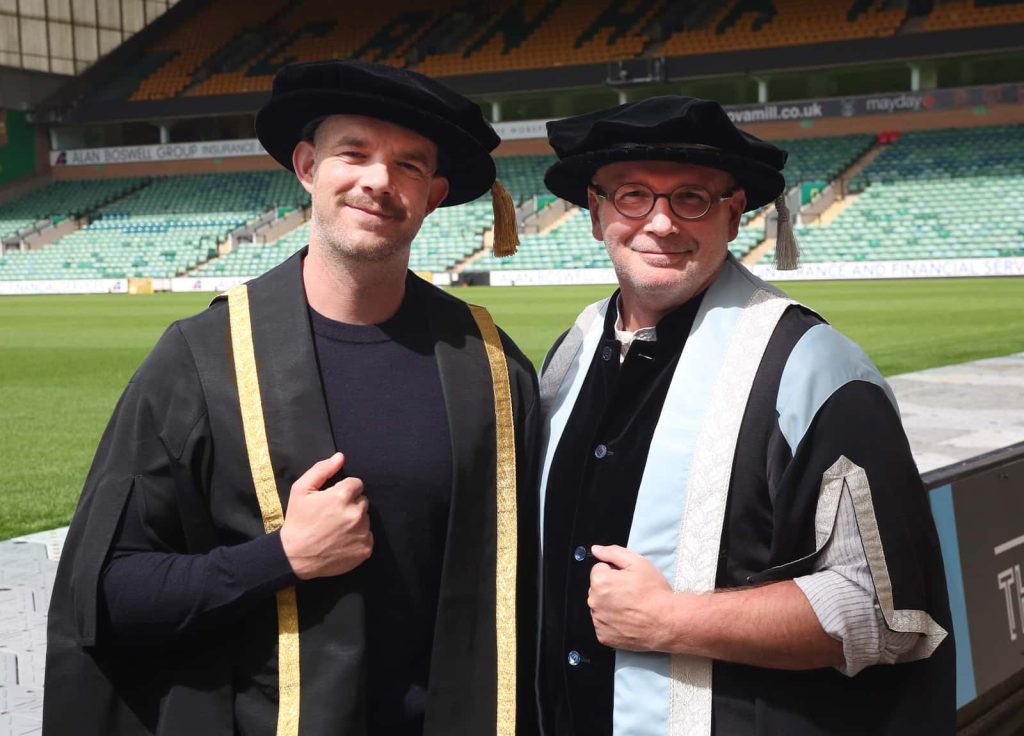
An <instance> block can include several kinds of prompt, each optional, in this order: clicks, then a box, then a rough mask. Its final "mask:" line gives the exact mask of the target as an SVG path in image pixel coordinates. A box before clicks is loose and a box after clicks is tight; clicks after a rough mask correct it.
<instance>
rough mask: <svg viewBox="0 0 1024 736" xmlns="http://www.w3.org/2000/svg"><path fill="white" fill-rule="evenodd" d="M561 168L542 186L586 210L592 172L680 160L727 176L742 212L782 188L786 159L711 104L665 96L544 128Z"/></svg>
mask: <svg viewBox="0 0 1024 736" xmlns="http://www.w3.org/2000/svg"><path fill="white" fill-rule="evenodd" d="M548 140H549V141H550V142H551V146H552V148H554V149H555V153H556V154H558V159H559V160H558V161H557V162H556V163H555V164H554V165H553V166H552V167H551V168H550V169H548V171H547V174H546V175H545V176H544V183H545V184H546V185H547V188H548V189H550V190H551V191H552V192H553V193H554V194H556V195H558V196H559V197H561V198H562V199H566V200H568V201H569V202H572V203H573V204H576V205H579V206H580V207H586V206H587V186H588V185H589V184H590V183H591V182H592V181H593V179H592V177H593V176H594V172H595V171H597V170H598V169H599V168H601V167H602V166H604V165H605V164H610V163H614V162H616V161H679V162H682V163H689V164H699V165H701V166H709V167H711V168H715V169H721V170H723V171H727V172H729V173H730V174H732V176H733V177H734V178H735V179H736V181H737V183H738V184H739V185H740V186H742V187H743V188H744V189H745V190H746V193H747V209H748V210H753V209H757V208H758V207H761V206H762V205H765V204H768V203H769V202H771V201H773V200H775V199H776V197H778V196H779V194H781V193H782V191H783V189H784V188H785V184H786V182H785V179H784V178H783V176H782V173H781V172H782V167H783V166H785V164H786V156H787V154H786V152H785V151H783V150H782V149H780V148H777V147H775V146H773V145H772V144H770V143H766V142H765V141H762V140H761V139H759V138H756V137H754V136H752V135H750V134H749V133H745V132H743V131H742V130H740V129H739V128H737V127H736V126H735V125H733V123H732V121H731V120H730V119H729V116H728V115H727V114H726V113H725V110H723V109H722V106H721V105H719V104H718V103H717V102H714V101H712V100H700V99H696V98H694V97H681V96H675V95H666V96H662V97H650V98H648V99H646V100H642V101H640V102H630V103H626V104H625V105H619V106H618V107H613V108H611V109H608V110H600V111H598V112H592V113H587V114H585V115H576V116H574V117H571V118H565V119H564V120H554V121H552V122H550V123H548Z"/></svg>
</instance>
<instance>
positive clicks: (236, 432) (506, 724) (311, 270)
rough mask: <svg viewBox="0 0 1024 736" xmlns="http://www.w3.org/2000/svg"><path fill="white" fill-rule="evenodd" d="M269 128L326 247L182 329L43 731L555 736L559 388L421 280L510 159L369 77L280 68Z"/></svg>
mask: <svg viewBox="0 0 1024 736" xmlns="http://www.w3.org/2000/svg"><path fill="white" fill-rule="evenodd" d="M256 130H257V134H258V136H259V138H260V141H261V142H262V143H263V145H264V147H265V148H266V149H267V151H268V152H269V153H270V154H271V156H273V157H274V158H275V159H276V160H277V161H278V162H279V163H281V164H282V165H283V166H285V167H286V168H288V169H290V170H292V171H294V173H295V175H296V177H298V179H299V181H300V182H301V183H302V186H303V187H305V189H306V190H307V191H308V192H309V193H310V194H311V197H312V225H311V230H310V240H309V246H308V249H304V250H303V251H301V252H299V253H297V254H296V255H295V256H294V257H292V258H291V259H289V260H288V261H286V262H285V263H283V264H282V265H281V266H279V267H277V268H275V269H273V270H271V271H270V272H268V273H266V274H265V275H263V276H261V277H259V278H257V279H254V280H253V281H251V282H249V283H248V284H245V285H243V286H240V287H238V288H236V289H232V290H231V291H230V292H228V293H227V294H226V295H223V296H222V297H219V298H218V299H216V300H215V301H214V303H213V304H212V305H211V306H210V308H209V309H207V310H206V311H204V312H202V313H201V314H199V315H196V316H194V317H192V318H189V319H185V320H182V321H180V322H177V323H175V324H174V325H172V326H171V327H170V328H169V329H168V331H167V332H166V333H165V334H164V336H163V337H162V338H161V339H160V341H159V342H158V343H157V345H156V346H155V347H154V349H153V351H152V353H151V354H150V355H149V357H148V358H147V359H146V360H145V361H144V362H143V364H142V366H141V367H140V368H139V370H138V371H137V373H136V374H135V376H134V378H133V379H132V381H131V383H130V384H129V386H128V388H127V390H126V391H125V393H124V395H123V396H122V398H121V400H120V402H119V404H118V406H117V408H116V410H115V412H114V417H113V419H112V420H111V422H110V424H109V426H108V428H107V430H106V433H105V434H104V436H103V439H102V440H101V443H100V446H99V449H98V451H97V454H96V459H95V461H94V463H93V466H92V470H91V471H90V474H89V477H88V479H87V481H86V485H85V489H84V491H83V494H82V499H81V501H80V503H79V507H78V509H77V511H76V513H75V517H74V519H73V521H72V524H71V529H70V532H69V534H68V540H67V544H66V547H65V550H64V555H63V559H62V561H61V566H60V569H59V571H58V577H57V581H56V586H55V590H54V595H53V603H52V606H51V612H50V630H49V649H48V659H47V673H46V700H45V705H44V730H45V732H46V733H47V734H72V733H73V734H79V735H80V734H97V735H99V734H104V735H107V734H157V733H159V734H189V733H191V734H232V733H237V734H277V735H278V736H299V735H300V734H301V735H302V736H321V735H322V736H327V735H328V734H330V735H331V736H348V735H360V736H362V735H364V734H375V735H376V734H380V735H382V736H383V735H394V736H413V735H414V734H415V735H416V736H420V735H421V734H424V735H435V736H442V735H443V736H451V735H452V734H466V735H467V736H470V735H472V736H478V735H479V734H488V733H489V734H501V735H507V736H514V735H516V734H532V733H534V732H535V730H536V711H535V707H534V700H535V696H534V682H533V678H534V672H535V668H534V657H535V618H536V599H535V597H534V596H535V593H534V588H535V583H534V582H533V581H534V580H535V579H536V570H535V565H536V546H537V528H536V499H535V493H534V485H533V478H534V470H533V464H532V460H533V451H534V447H535V439H534V438H535V432H534V427H535V424H536V416H537V414H536V408H537V407H536V403H537V402H536V378H535V376H534V373H533V370H532V368H531V366H530V364H529V362H528V361H527V360H526V359H525V358H524V357H523V355H522V354H521V353H520V352H519V350H518V349H517V348H516V347H515V345H513V344H512V342H511V341H510V340H509V339H508V338H507V337H506V336H504V335H503V334H502V333H500V332H499V331H498V330H497V329H496V328H495V326H494V324H493V322H492V321H491V320H490V318H489V316H488V315H487V313H486V311H484V310H482V309H480V308H477V307H470V306H468V305H466V304H464V303H463V302H461V301H459V300H457V299H455V298H453V297H451V296H448V295H446V294H445V293H443V292H442V291H440V290H438V289H436V288H435V287H433V286H430V285H429V284H427V283H426V282H424V281H422V280H420V279H419V278H417V277H415V276H413V275H412V274H411V273H409V272H408V262H409V253H410V247H411V243H412V240H413V238H414V237H415V235H416V233H417V231H418V230H419V228H420V225H421V224H422V222H423V219H424V218H425V217H426V216H428V215H429V214H430V213H431V212H432V211H433V210H434V209H435V208H436V207H438V206H451V205H458V204H460V203H463V202H468V201H470V200H473V199H475V198H477V197H478V196H480V195H481V194H483V193H484V192H486V191H487V190H488V188H491V187H492V185H495V186H497V185H496V184H495V182H494V179H495V168H494V162H493V160H492V159H491V156H490V153H489V152H490V151H491V150H492V149H493V148H494V147H495V146H496V145H497V143H498V138H497V136H496V135H495V133H494V132H493V130H492V129H491V128H490V126H489V125H487V123H486V122H485V121H484V119H483V117H482V115H481V113H480V110H479V108H478V107H477V106H476V105H475V104H473V103H472V102H470V101H469V100H467V99H465V98H464V97H462V96H460V95H458V94H456V93H454V92H452V91H451V90H449V89H447V88H446V87H444V86H443V85H441V84H439V83H437V82H435V81H433V80H431V79H429V78H427V77H424V76H422V75H419V74H415V73H412V72H407V71H404V70H396V69H392V68H389V67H385V66H380V65H376V64H366V63H360V62H355V61H332V62H322V63H313V64H302V65H295V66H291V67H286V68H285V69H283V70H282V71H281V72H280V73H279V74H278V76H277V78H276V79H275V81H274V89H273V94H272V96H271V98H270V100H269V102H268V103H267V104H266V105H265V106H264V107H263V108H262V109H261V110H260V112H259V113H258V115H257V117H256ZM496 210H497V207H496ZM496 217H497V215H496ZM498 219H500V218H498Z"/></svg>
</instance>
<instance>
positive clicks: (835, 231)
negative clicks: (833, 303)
mask: <svg viewBox="0 0 1024 736" xmlns="http://www.w3.org/2000/svg"><path fill="white" fill-rule="evenodd" d="M851 190H852V191H853V192H862V193H861V194H860V196H858V197H857V199H856V200H855V201H854V202H853V204H851V205H850V206H849V208H848V209H846V210H845V211H844V212H842V213H841V214H840V215H839V216H838V217H837V218H836V219H835V221H833V222H832V223H831V225H829V226H827V227H826V226H813V225H810V226H803V227H799V228H797V237H798V238H799V240H800V244H801V251H802V255H801V260H802V261H803V262H805V263H813V262H830V261H880V260H916V259H931V258H984V257H1000V256H1001V257H1006V256H1024V126H1021V125H1008V126H993V127H984V128H968V129H946V130H935V131H920V132H914V133H906V134H904V135H902V136H900V137H899V138H898V139H897V140H896V141H895V142H893V143H892V144H890V145H889V146H888V147H887V148H886V149H885V150H884V151H883V153H882V154H881V155H880V156H879V157H878V158H877V159H876V160H875V161H874V162H872V164H871V165H870V166H868V167H867V168H866V169H865V170H864V171H863V172H861V174H859V175H858V176H857V177H855V178H854V179H853V181H852V182H851ZM769 255H770V254H769Z"/></svg>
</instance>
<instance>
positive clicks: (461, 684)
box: [43, 253, 538, 736]
mask: <svg viewBox="0 0 1024 736" xmlns="http://www.w3.org/2000/svg"><path fill="white" fill-rule="evenodd" d="M303 255H304V253H299V254H296V256H294V257H293V258H291V259H289V260H288V261H286V262H285V263H283V264H282V265H281V266H279V267H277V268H275V269H273V270H271V271H270V272H268V273H267V274H265V275H263V276H261V277H259V278H257V279H255V280H253V281H251V282H250V283H249V284H248V297H249V307H250V313H251V324H252V338H253V345H254V353H255V360H256V366H257V376H258V382H259V388H260V392H261V394H262V408H263V416H264V420H265V426H266V432H267V440H268V445H269V454H270V459H271V462H272V467H273V475H274V478H275V480H276V486H277V489H278V494H279V496H280V501H281V506H282V508H287V495H288V489H289V488H290V486H291V483H292V482H293V481H294V480H295V479H296V478H298V477H299V475H301V474H302V473H303V472H304V471H305V470H306V469H308V468H309V467H310V466H311V465H312V464H313V463H314V462H316V461H318V460H320V459H323V458H325V457H328V456H330V455H331V454H332V453H333V452H334V451H335V448H334V444H333V439H332V432H331V426H330V422H329V418H328V414H327V409H326V406H325V399H324V392H323V388H322V386H321V382H320V376H319V372H318V368H317V365H316V358H315V355H314V347H313V339H312V334H311V331H310V325H309V318H308V313H307V305H306V301H305V295H304V291H303V285H302V275H301V267H302V257H303ZM409 288H414V289H416V290H417V291H418V292H419V293H418V295H417V296H418V298H419V299H420V300H421V303H423V304H426V305H428V306H427V311H428V322H429V324H430V329H431V334H432V336H433V339H434V351H435V355H436V359H437V365H438V372H439V374H440V377H441V385H442V390H443V394H444V402H445V407H446V410H447V414H448V422H449V427H450V434H451V444H452V459H453V460H452V467H453V473H452V491H451V509H450V515H449V531H448V538H447V544H446V548H445V555H444V563H443V569H442V578H441V590H440V596H439V605H438V612H437V623H436V626H435V630H434V644H433V649H434V655H433V656H432V659H431V668H430V683H429V692H428V704H427V713H426V724H425V727H424V734H425V736H434V735H436V736H442V735H443V736H449V735H456V734H466V735H467V736H469V735H471V734H472V735H473V736H477V735H479V734H486V733H495V730H496V725H495V724H496V720H497V717H496V710H497V707H498V705H497V701H498V697H497V677H498V676H497V664H496V659H497V648H498V645H497V636H498V634H497V633H496V632H497V630H498V629H499V628H501V626H502V622H500V621H496V620H495V619H496V614H495V606H496V603H495V596H496V593H495V591H496V582H495V579H496V566H497V562H496V553H495V549H496V541H497V501H496V484H497V480H496V478H497V469H496V468H497V459H496V451H495V447H496V436H497V434H496V419H495V399H494V395H495V394H494V386H493V384H492V379H491V369H490V365H489V362H488V357H487V353H486V350H485V345H484V341H483V340H482V338H481V334H480V330H479V329H478V327H477V325H476V323H475V321H474V319H473V317H472V315H471V313H470V310H469V309H468V308H467V306H466V305H465V304H464V303H463V302H461V301H460V300H458V299H456V298H454V297H452V296H450V295H448V294H445V293H444V292H442V291H441V290H439V289H437V288H435V287H433V286H431V285H429V284H427V283H426V282H423V281H422V280H419V279H410V281H409ZM501 343H502V348H503V352H504V354H505V356H506V360H507V365H508V374H509V376H508V377H509V387H510V391H511V402H512V410H513V417H514V438H515V452H516V472H515V475H516V488H517V490H516V497H517V516H516V530H517V534H518V540H519V545H518V552H517V554H516V582H517V585H516V600H515V611H516V617H515V618H516V621H515V625H514V631H515V635H516V641H517V644H518V646H517V647H516V649H515V664H516V686H515V689H516V693H515V701H514V702H515V723H516V729H515V733H517V734H531V733H535V732H536V728H537V726H536V721H537V717H536V706H535V699H536V698H535V692H534V674H535V657H536V650H535V640H536V565H537V541H538V528H537V513H536V506H537V498H536V486H535V481H534V476H535V463H534V460H535V458H534V455H535V448H536V434H537V433H536V428H537V422H538V405H537V388H536V378H535V376H534V373H533V369H532V367H531V365H530V363H529V361H528V360H527V359H526V358H525V357H524V356H523V355H522V354H521V353H520V352H519V350H518V349H517V348H516V347H515V346H514V345H513V344H512V343H511V341H510V340H508V338H507V337H506V336H504V335H503V334H502V335H501ZM232 358H233V356H232V342H231V333H230V329H229V315H228V309H227V304H226V303H225V301H224V300H223V299H218V300H215V302H214V303H213V304H212V305H211V306H210V308H209V309H207V310H205V311H204V312H202V313H200V314H198V315H196V316H194V317H191V318H189V319H186V320H182V321H180V322H177V323H175V324H174V325H172V326H171V327H170V328H169V329H168V330H167V332H166V333H165V334H164V335H163V337H162V338H161V339H160V340H159V341H158V343H157V345H156V346H155V347H154V348H153V351H152V352H151V353H150V355H149V356H148V357H147V358H146V360H145V361H144V362H143V364H142V365H141V366H140V368H139V370H138V371H137V372H136V374H135V376H134V377H133V378H132V380H131V382H130V383H129V386H128V388H127V389H126V390H125V392H124V394H123V395H122V397H121V399H120V401H119V402H118V405H117V407H116V409H115V411H114V415H113V418H112V419H111V421H110V424H109V425H108V427H107V429H106V431H105V433H104V435H103V437H102V439H101V441H100V445H99V448H98V450H97V453H96V457H95V460H94V462H93V465H92V468H91V470H90V472H89V475H88V477H87V479H86V483H85V487H84V490H83V492H82V497H81V500H80V501H79V505H78V509H77V510H76V512H75V516H74V518H73V520H72V523H71V528H70V530H69V532H68V537H67V541H66V543H65V547H64V552H63V554H62V559H61V563H60V566H59V568H58V573H57V579H56V582H55V585H54V591H53V597H52V601H51V606H50V615H49V630H48V648H47V666H46V689H45V700H44V708H43V728H44V733H46V734H48V735H54V736H56V735H59V734H76V735H80V734H97V735H100V734H103V735H108V734H175V735H177V734H193V735H200V734H203V735H205V734H225V735H228V734H234V733H236V732H237V730H238V728H239V724H240V723H244V724H246V731H245V732H246V733H250V732H251V733H257V734H274V733H276V732H277V716H278V708H277V703H278V677H277V666H278V652H277V649H278V647H277V643H278V623H277V614H276V605H275V599H274V596H268V598H267V600H266V601H265V602H264V603H260V604H259V605H255V606H253V607H252V608H251V609H250V611H249V612H248V613H247V615H246V616H245V617H244V618H243V619H242V620H238V621H235V622H233V623H232V624H231V625H230V626H224V627H220V628H218V629H216V630H213V631H209V632H207V633H203V634H196V635H193V636H190V637H187V638H185V639H184V640H181V641H177V642H173V643H171V644H165V645H155V646H152V647H128V646H117V645H116V644H113V643H111V641H110V637H109V636H105V632H104V628H105V625H104V615H103V611H102V599H101V596H99V594H98V590H99V579H100V574H101V571H102V568H103V565H104V561H105V559H106V557H107V554H108V551H109V549H110V546H111V543H112V540H113V537H114V533H115V531H116V528H117V525H118V521H119V518H120V515H121V513H122V510H123V508H124V506H125V503H126V500H127V499H128V497H129V495H131V494H133V493H135V494H140V493H141V494H144V499H145V508H146V519H147V521H150V522H151V534H152V540H153V549H154V550H155V551H161V552H175V553H182V554H202V553H204V552H208V551H210V550H212V549H214V548H216V547H218V546H222V545H233V544H239V543H242V542H245V541H248V540H251V539H254V538H256V537H258V536H260V535H262V534H264V533H265V531H264V526H263V520H262V516H261V511H260V506H259V503H258V501H257V496H256V492H255V489H254V481H253V478H252V475H251V473H250V468H249V462H248V460H247V454H246V444H245V438H244V436H243V426H242V415H241V410H240V408H239V392H238V388H237V382H236V378H235V373H234V366H233V360H232ZM295 591H296V593H295V594H296V600H297V603H296V607H297V611H298V630H299V661H300V662H301V667H300V675H299V676H300V681H301V700H300V710H299V726H298V731H297V733H298V734H301V736H319V735H321V734H323V735H324V736H327V734H330V735H331V736H349V735H361V734H364V733H366V693H365V670H366V662H365V657H364V644H365V636H364V628H365V621H364V602H363V591H362V585H361V583H360V581H359V576H351V575H342V576H338V577H333V578H320V579H316V580H311V581H304V582H300V583H299V584H298V585H297V586H296V588H295ZM504 625H506V626H507V622H505V624H504ZM506 722H508V719H507V717H506Z"/></svg>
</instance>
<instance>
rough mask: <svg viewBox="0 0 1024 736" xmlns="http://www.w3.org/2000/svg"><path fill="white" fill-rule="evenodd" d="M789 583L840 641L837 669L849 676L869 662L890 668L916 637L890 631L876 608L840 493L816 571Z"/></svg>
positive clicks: (849, 509) (853, 520)
mask: <svg viewBox="0 0 1024 736" xmlns="http://www.w3.org/2000/svg"><path fill="white" fill-rule="evenodd" d="M794 582H795V583H796V584H797V586H799V588H800V590H802V591H803V593H804V595H805V596H807V600H808V601H809V602H810V604H811V608H812V609H813V610H814V614H815V615H816V616H817V617H818V621H819V623H821V627H822V628H823V629H824V630H825V633H827V634H828V635H829V636H831V637H833V638H835V639H838V640H839V641H841V642H842V643H843V655H844V658H845V660H846V661H845V662H844V663H843V665H841V666H840V667H838V668H837V669H838V670H839V671H840V672H842V673H843V674H845V675H849V676H851V677H852V676H853V675H856V674H857V673H858V672H860V671H861V670H862V669H864V668H865V667H868V666H870V665H874V664H893V663H894V662H895V661H896V660H897V658H898V657H899V656H900V655H901V654H903V653H905V652H907V651H909V650H910V649H912V648H913V647H914V645H915V644H916V643H917V640H918V638H919V637H920V636H921V635H920V634H917V633H903V632H898V631H892V630H891V629H889V627H888V626H887V625H886V623H885V617H884V616H883V615H882V611H881V609H880V608H879V605H878V599H877V596H876V595H875V589H874V584H873V582H872V580H871V571H870V569H869V567H868V560H867V556H866V554H865V552H864V545H863V544H862V542H861V537H860V531H859V529H858V527H857V516H856V512H855V511H854V508H853V501H852V500H851V499H850V495H849V493H848V492H847V491H844V492H843V494H842V496H841V498H840V500H839V508H838V511H837V514H836V523H835V528H834V530H833V533H832V537H831V538H830V539H829V541H828V542H827V543H826V544H825V548H824V549H823V550H822V552H821V554H820V555H819V556H818V560H817V562H816V565H815V570H814V572H813V573H811V574H810V575H805V576H803V577H798V578H796V579H795V580H794Z"/></svg>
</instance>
